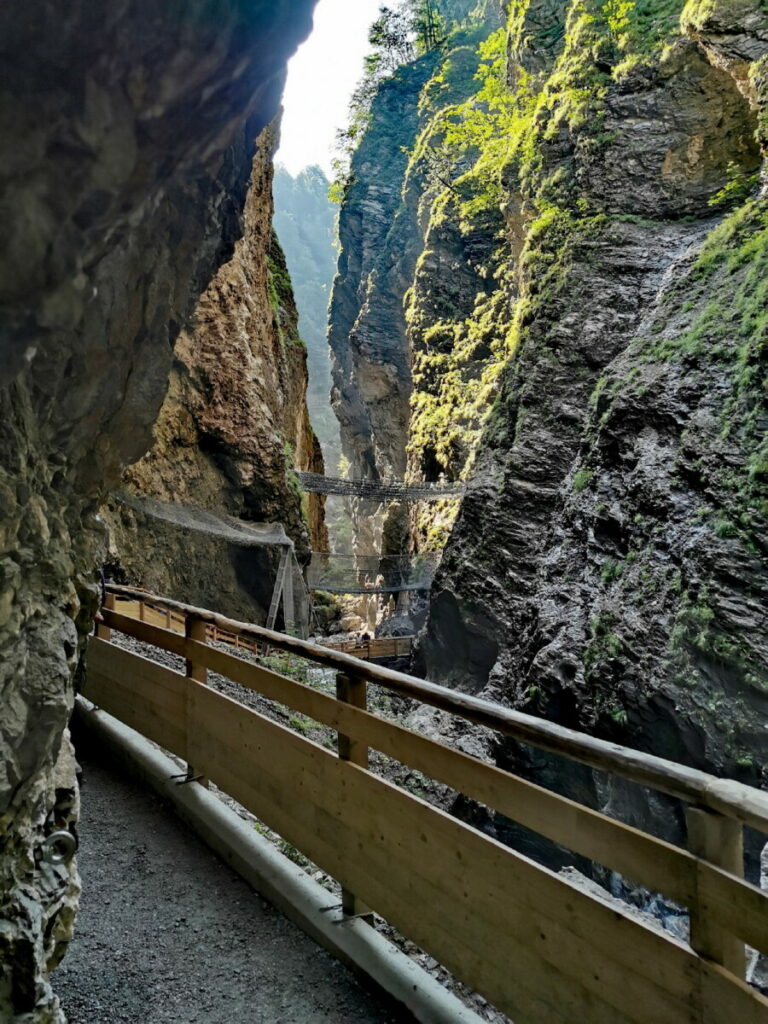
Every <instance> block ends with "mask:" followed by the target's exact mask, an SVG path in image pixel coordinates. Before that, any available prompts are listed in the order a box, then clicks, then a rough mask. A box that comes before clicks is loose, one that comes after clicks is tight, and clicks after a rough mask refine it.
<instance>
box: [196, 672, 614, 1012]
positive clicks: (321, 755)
mask: <svg viewBox="0 0 768 1024" xmlns="http://www.w3.org/2000/svg"><path fill="white" fill-rule="evenodd" d="M214 696H215V697H218V698H219V700H223V701H226V700H227V698H223V697H221V696H220V695H214ZM200 697H201V700H200V704H199V705H198V703H197V697H196V698H195V701H194V705H193V706H195V712H194V717H195V723H196V724H195V728H194V733H195V736H194V740H193V751H192V752H191V755H190V756H191V758H192V759H193V761H194V763H195V764H196V765H200V766H201V770H204V771H205V773H206V775H207V776H209V777H210V778H212V779H213V780H214V781H215V782H216V783H217V785H219V786H221V787H222V788H224V789H226V791H227V792H230V793H232V794H233V795H234V796H235V797H236V799H238V800H240V801H241V802H242V803H243V804H244V805H245V806H247V807H249V808H250V809H251V810H252V811H253V813H255V814H256V815H257V816H258V817H260V818H261V819H262V820H264V821H265V822H266V823H267V824H269V825H270V827H273V828H275V829H276V830H277V831H279V832H280V834H281V835H283V836H285V837H286V838H287V839H288V840H289V841H290V842H292V843H293V844H294V845H296V846H297V847H298V848H300V849H302V850H303V851H304V852H305V853H306V854H307V855H308V856H309V857H311V858H312V860H313V861H315V863H318V864H320V865H321V866H322V867H323V868H324V869H325V870H327V871H329V872H331V873H332V874H334V875H335V877H337V878H339V879H340V880H341V881H342V883H343V884H349V885H350V887H353V888H354V891H355V892H356V893H358V894H359V895H361V896H362V897H363V898H364V899H365V900H366V902H367V903H369V904H370V905H371V906H373V907H374V908H375V909H377V910H378V911H379V912H380V913H382V914H383V915H384V916H386V917H387V919H388V920H390V921H392V923H393V924H394V925H395V926H396V927H399V928H400V929H401V930H403V931H404V933H405V934H408V935H409V936H410V937H411V938H413V939H414V941H416V942H418V943H419V944H420V945H422V946H423V947H424V948H426V949H427V950H429V951H430V952H432V954H433V955H434V956H436V957H437V958H438V959H439V960H440V961H441V962H443V963H445V964H446V965H447V966H448V967H449V969H451V970H452V971H454V972H455V973H456V974H457V976H459V977H463V978H464V979H465V980H466V981H467V982H468V983H469V984H471V985H473V986H475V987H477V988H478V989H479V990H481V991H484V992H485V993H486V994H487V995H488V996H489V998H491V999H493V1000H494V1002H496V1003H497V1004H498V1005H500V1007H501V1008H503V1009H506V1010H507V1012H510V1011H513V1010H514V1012H519V1011H524V1012H525V1014H526V1016H525V1018H524V1019H525V1020H526V1021H530V1022H531V1024H545V1022H546V1024H556V1022H560V1021H562V1022H563V1024H567V1022H572V1021H574V1020H576V1019H584V1020H586V1019H589V1020H590V1021H594V1022H595V1024H621V1022H623V1021H625V1020H626V1021H628V1022H629V1021H632V1020H633V1018H631V1017H627V1018H624V1017H623V1016H621V1015H619V1014H617V1013H615V1012H614V1011H613V1010H612V1009H610V1008H608V1007H607V1006H606V1004H605V1003H604V1002H603V1001H602V1000H600V999H599V998H598V997H595V996H592V995H591V994H589V993H587V992H586V990H583V988H582V986H581V985H580V983H579V982H574V983H573V985H570V984H569V979H568V978H567V977H566V976H564V975H563V974H561V972H559V971H558V970H557V969H555V968H552V967H550V966H549V965H547V964H546V963H543V962H540V961H539V960H538V958H536V957H533V956H531V954H530V953H529V952H528V951H527V950H526V949H525V947H520V949H519V950H518V956H517V957H516V959H515V961H514V962H513V963H512V964H510V963H509V962H508V960H507V956H506V953H502V952H501V951H499V950H495V949H494V947H493V940H492V936H491V935H489V933H488V932H487V931H485V930H483V929H482V928H481V926H480V925H478V924H475V929H476V930H477V929H478V928H480V929H481V931H482V948H481V949H473V948H470V947H468V946H467V945H466V943H465V941H464V932H463V927H462V922H461V921H460V920H458V919H455V918H452V925H451V927H450V928H444V927H443V926H441V925H440V926H439V925H438V924H436V922H435V915H437V914H438V913H439V914H444V913H446V912H447V911H446V909H445V908H446V907H449V906H450V902H451V901H450V899H448V898H447V897H446V894H445V893H444V892H443V893H441V896H442V899H441V900H440V901H437V905H436V904H435V901H434V900H432V899H431V898H429V899H427V900H425V899H424V896H423V894H422V896H421V898H418V899H416V900H415V901H414V899H413V898H412V894H411V893H410V892H409V893H408V894H407V895H406V896H402V895H400V894H399V890H398V885H399V879H400V877H401V875H402V873H403V871H404V869H403V868H401V866H400V862H399V859H398V858H397V857H395V858H394V859H392V858H390V857H389V855H388V846H389V842H388V838H387V836H388V831H386V830H385V831H384V832H382V835H381V838H380V843H383V846H384V853H383V855H380V856H378V857H377V858H376V859H375V860H374V859H373V857H372V854H373V853H375V850H374V849H373V848H371V847H370V846H369V845H368V844H364V843H363V842H362V839H361V834H360V831H359V830H356V829H355V827H354V822H342V821H339V820H338V819H337V818H336V817H335V816H333V815H331V814H329V813H328V812H327V811H326V810H325V809H324V808H322V807H319V806H318V805H317V804H316V803H315V802H314V801H313V800H311V799H309V798H308V795H307V791H306V784H307V782H308V781H309V780H310V779H317V780H318V781H320V780H321V782H322V785H323V787H324V788H326V787H330V789H328V791H327V793H328V799H329V800H330V801H331V803H333V799H334V792H339V787H338V786H335V785H334V781H333V779H332V778H331V777H329V776H328V775H327V774H326V772H325V771H324V770H323V766H325V767H328V768H329V769H330V771H333V770H334V769H335V768H336V766H338V765H345V764H346V763H345V762H340V761H338V760H337V759H336V758H335V757H334V756H333V755H331V754H329V753H328V752H327V751H325V750H323V749H322V748H320V747H316V746H315V745H314V744H311V743H310V742H309V741H307V740H304V739H301V738H300V737H296V736H295V735H294V734H292V733H290V732H289V731H288V730H285V729H283V728H282V727H280V726H277V725H275V724H274V723H272V722H269V721H268V720H267V719H263V718H261V716H257V717H258V718H261V722H260V726H259V728H258V729H256V728H254V724H253V722H251V723H250V724H249V725H245V724H244V723H243V722H242V720H241V719H240V717H239V715H238V714H237V712H236V711H234V712H233V710H232V709H231V708H230V709H223V708H222V706H221V705H220V704H219V705H218V706H217V702H216V701H210V700H209V699H208V698H209V697H210V692H209V693H208V694H200ZM232 703H233V702H232ZM234 707H235V709H237V708H238V706H237V705H234ZM250 714H252V715H256V713H255V712H250ZM233 737H234V738H235V739H234V743H235V747H236V756H234V757H233V755H232V749H231V744H232V739H233ZM276 750H279V751H280V756H279V758H277V759H276V757H275V751H276ZM273 772H274V774H273ZM366 795H367V796H368V797H370V796H371V795H372V794H366ZM382 856H383V858H384V859H382ZM385 864H386V867H385V866H384V865H385ZM369 896H370V898H368V897H369ZM329 899H330V897H329ZM449 917H450V914H449ZM480 966H482V975H481V976H479V977H478V976H477V974H476V973H475V969H476V968H479V967H480ZM473 968H474V969H473ZM517 971H519V977H518V976H516V972H517ZM542 976H543V977H544V979H546V984H541V980H542ZM491 983H492V984H491ZM573 992H575V993H576V994H575V995H574V994H572V993H573ZM534 1007H538V1009H536V1010H534ZM598 1008H601V1009H598ZM587 1009H588V1010H589V1013H590V1016H589V1017H587V1016H585V1011H586V1010H587ZM574 1014H576V1016H574ZM579 1014H580V1015H581V1016H579Z"/></svg>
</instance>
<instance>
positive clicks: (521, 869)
mask: <svg viewBox="0 0 768 1024" xmlns="http://www.w3.org/2000/svg"><path fill="white" fill-rule="evenodd" d="M114 590H115V593H116V594H117V595H118V596H119V597H120V598H121V601H122V600H125V601H135V600H136V597H135V593H134V592H131V591H125V590H119V591H118V589H117V588H114ZM120 607H121V608H125V607H127V606H126V605H124V604H121V606H120ZM146 607H147V619H148V621H144V622H142V621H139V619H138V616H137V615H133V616H131V615H128V614H123V613H122V611H116V610H115V609H114V608H112V609H109V608H105V610H104V619H105V622H104V627H103V628H104V629H105V630H113V631H120V632H123V633H127V634H129V635H131V636H133V637H135V638H136V639H139V640H141V641H142V642H144V643H146V644H149V645H153V646H156V647H159V648H161V649H164V650H166V651H170V652H171V653H173V654H176V655H180V656H181V657H183V658H184V662H185V672H184V674H183V675H182V673H181V672H174V671H172V670H170V669H168V668H165V667H164V666H162V665H160V664H157V663H155V662H153V661H152V660H150V659H149V658H144V657H140V656H138V655H136V654H133V653H131V652H129V651H127V650H124V649H122V648H120V647H119V646H116V644H115V643H113V642H110V641H109V639H106V638H104V637H103V636H98V637H95V638H93V639H92V640H91V642H90V645H89V650H88V662H87V677H86V686H85V690H84V695H85V697H87V698H89V699H91V700H93V701H94V702H96V703H97V704H98V705H99V706H100V707H102V708H104V709H105V710H106V711H108V712H109V713H111V714H113V715H115V716H116V717H118V718H120V719H121V720H122V721H123V722H125V723H126V724H127V725H129V726H131V727H132V728H135V729H138V730H139V731H140V732H142V733H143V734H144V735H146V736H148V737H149V738H150V739H152V740H154V741H155V742H157V743H159V744H160V745H162V746H164V747H165V748H166V749H168V750H170V751H172V752H174V753H176V754H177V755H178V756H179V757H182V758H184V759H185V760H186V761H187V762H188V763H189V764H190V765H194V766H195V770H196V771H197V772H198V773H200V774H201V775H204V776H205V777H206V778H210V779H211V780H212V781H213V782H215V783H216V785H217V786H219V787H220V788H221V789H222V790H224V791H225V792H226V793H228V794H229V795H230V796H231V797H233V798H234V799H235V800H238V801H239V802H240V803H241V804H243V805H244V806H245V807H247V808H248V809H249V810H250V811H252V813H253V814H255V815H256V816H257V817H258V818H259V819H261V820H262V821H264V822H265V824H267V825H268V826H269V827H270V828H271V829H274V830H275V831H276V832H278V833H279V834H280V835H281V836H282V837H283V838H284V839H285V840H287V841H288V842H289V843H291V844H293V845H294V846H296V847H297V848H298V849H299V850H301V851H302V852H303V853H304V854H305V856H307V857H308V858H309V859H310V860H311V861H313V862H314V863H315V864H317V865H319V866H320V867H321V868H322V869H323V870H324V871H326V872H328V873H329V874H331V875H333V876H334V877H335V878H336V879H338V881H339V883H340V885H341V886H342V893H343V897H342V898H343V908H344V912H345V914H346V915H347V916H349V915H351V914H367V913H370V912H371V911H375V912H376V913H377V914H380V915H381V916H383V917H384V918H386V919H387V920H388V921H389V922H390V923H391V924H392V925H393V926H394V927H395V928H397V929H398V930H399V931H400V932H401V933H402V934H403V935H405V936H406V937H407V938H409V939H410V940H411V941H413V942H414V943H416V944H417V945H418V946H420V947H421V948H422V949H424V950H426V951H427V952H429V953H430V954H431V955H432V956H433V957H435V958H436V959H437V960H438V961H439V962H440V963H442V964H444V965H445V966H446V967H447V968H448V969H449V970H450V971H452V972H453V973H454V974H455V975H456V976H457V977H458V978H460V979H461V980H462V981H464V982H465V983H466V984H468V985H470V986H471V987H473V988H474V989H476V990H477V991H479V992H480V993H481V994H482V995H484V996H485V997H486V998H487V999H489V1000H490V1001H491V1002H493V1003H495V1004H496V1005H497V1006H498V1007H499V1009H501V1010H503V1011H504V1012H505V1013H507V1014H508V1015H509V1016H511V1017H512V1018H513V1019H514V1020H515V1022H516V1024H575V1022H579V1024H582V1022H584V1024H587V1022H588V1024H736V1022H738V1024H768V1000H766V999H765V998H764V997H763V996H761V995H760V994H759V993H758V992H756V991H755V990H753V989H751V988H750V987H749V986H747V985H746V983H745V982H744V977H743V976H744V944H745V943H747V944H749V945H750V946H752V947H754V948H755V949H758V950H760V951H762V952H765V953H768V894H766V893H765V892H763V891H761V890H760V889H758V888H757V887H756V886H754V885H751V884H749V883H748V882H746V881H745V880H744V878H743V877H742V874H743V849H742V840H741V834H742V827H743V824H749V825H751V826H752V827H754V828H757V829H759V830H761V831H763V832H765V833H768V795H766V794H765V793H762V792H761V791H758V790H755V789H752V788H750V787H747V786H742V785H740V784H739V783H736V782H730V781H727V780H721V779H716V778H714V777H712V776H709V775H706V774H705V773H703V772H698V771H695V770H693V769H690V768H686V767H685V766H681V765H676V764H674V763H672V762H669V761H664V760H663V759H660V758H655V757H651V756H650V755H647V754H644V753H642V752H640V751H632V750H629V749H628V748H625V747H620V746H617V745H615V744H611V743H607V742H604V741H602V740H597V739H594V738H593V737H588V736H583V735H581V734H579V733H575V732H573V731H572V730H568V729H564V728H562V727H560V726H556V725H554V724H553V723H549V722H544V721H540V720H536V719H532V718H530V717H529V716H526V715H521V714H519V713H517V712H513V711H510V710H509V709H505V708H501V707H498V706H496V705H491V704H489V703H488V702H485V701H480V700H478V699H477V698H472V697H470V696H469V695H466V694H459V693H457V692H455V691H452V690H447V689H446V688H444V687H438V686H436V685H435V684H431V683H426V682H424V681H423V680H417V679H413V678H412V677H409V676H405V675H403V674H402V673H397V672H391V671H388V670H386V669H382V668H380V667H378V666H376V665H373V664H370V663H368V662H364V661H360V660H358V659H355V658H352V657H350V656H349V655H348V654H344V653H340V652H336V651H330V650H329V649H328V648H323V647H319V646H317V645H312V644H308V643H306V642H302V641H298V640H296V639H295V638H292V637H287V636H284V635H282V634H276V633H273V632H269V631H265V630H263V629H260V628H259V627H254V626H251V625H248V624H244V623H237V622H234V621H233V620H228V619H225V618H223V617H222V616H218V615H215V614H214V613H212V612H207V611H205V610H201V609H194V608H191V607H188V606H183V605H179V604H177V603H173V602H164V601H163V600H162V599H159V598H154V597H152V598H151V600H147V602H146ZM153 608H154V609H161V610H162V609H165V610H166V611H168V612H170V613H171V615H172V618H171V625H173V626H176V625H177V618H178V616H181V615H186V616H188V617H187V620H186V628H185V629H183V631H182V629H181V628H179V629H173V630H171V629H168V628H165V626H166V625H167V624H168V623H167V621H166V618H165V616H164V615H163V616H160V615H159V613H158V612H157V611H153V610H152V609H153ZM153 615H154V616H158V621H149V619H150V618H151V617H152V616H153ZM211 627H213V628H211ZM213 630H216V631H217V632H213ZM224 633H226V634H227V635H228V636H230V637H236V638H238V643H240V644H242V645H243V646H246V645H248V647H249V650H252V649H253V648H254V647H255V646H256V645H258V644H259V643H263V642H264V641H265V640H267V641H268V642H269V643H270V645H271V646H274V647H276V648H278V649H282V650H286V651H289V652H290V653H292V654H299V655H301V656H303V657H305V658H308V659H310V660H311V661H314V662H316V663H319V664H325V665H332V666H333V667H335V668H336V670H337V682H336V694H335V696H334V695H332V694H329V693H325V692H322V691H321V690H317V689H314V688H312V687H310V686H307V685H305V684H303V683H300V682H297V681H296V680H293V679H288V678H286V677H284V676H281V675H279V674H278V673H276V672H274V671H272V670H271V669H269V668H267V667H266V666H265V665H263V664H254V663H253V661H252V660H251V659H249V660H245V659H244V658H241V657H238V656H237V654H236V653H235V652H234V651H226V650H222V649H220V648H217V647H214V646H211V643H210V640H211V638H212V636H213V637H215V636H216V635H219V636H221V635H222V634H224ZM206 670H207V671H211V672H216V673H219V674H221V675H223V676H226V677H227V678H229V679H232V680H234V681H235V682H237V683H239V684H241V685H243V686H246V687H249V688H250V689H252V690H254V691H256V692H258V693H259V694H261V695H262V696H263V697H264V698H266V700H268V701H275V702H278V703H279V704H281V705H283V706H287V707H289V708H291V709H293V710H295V711H298V712H300V713H301V714H304V715H306V716H308V717H309V718H311V719H313V720H314V721H316V722H319V723H322V724H324V725H327V726H329V727H330V728H332V729H334V730H335V731H336V733H337V735H338V753H337V754H336V753H334V752H332V751H329V750H328V749H325V748H324V747H322V746H320V745H318V744H317V743H314V742H312V741H311V740H309V739H308V738H307V737H306V736H304V735H301V734H299V733H297V732H295V731H292V730H291V729H289V728H287V727H286V726H284V725H283V724H280V723H279V722H277V721H274V720H272V719H270V718H269V717H267V716H266V715H265V714H261V713H257V712H256V711H253V710H251V709H250V708H247V707H245V706H244V705H242V704H239V703H238V702H237V701H234V700H232V699H230V698H229V697H226V696H224V695H223V694H221V693H219V692H216V691H214V690H212V689H211V688H209V687H208V686H207V685H206ZM368 682H374V683H377V684H379V685H382V686H386V687H388V688H389V689H390V690H392V691H394V692H397V693H406V694H407V695H408V696H410V697H412V698H415V699H420V700H421V701H422V702H423V703H426V704H429V705H431V706H435V707H441V708H443V709H444V710H448V711H451V712H452V713H453V714H455V715H457V716H459V717H461V718H464V719H467V720H469V721H475V722H480V723H481V724H483V725H486V726H488V727H491V728H495V729H497V731H498V732H500V733H503V734H505V735H511V736H514V737H515V738H518V739H520V740H522V741H523V742H527V743H532V744H533V745H535V746H539V747H541V748H542V749H545V750H554V751H556V752H557V753H559V754H560V755H562V756H564V757H569V758H571V759H573V760H576V761H580V762H582V763H587V764H591V765H593V766H594V767H597V768H600V770H602V771H610V772H613V773H615V774H617V775H619V776H621V777H623V778H627V779H631V780H633V781H635V782H641V783H642V784H644V785H650V786H652V787H654V788H656V789H658V790H661V791H663V792H667V793H672V795H674V796H676V797H678V798H679V799H681V800H683V801H685V802H686V804H688V805H690V806H689V808H688V831H689V849H688V850H685V849H680V848H678V847H676V846H672V845H671V844H669V843H666V842H664V841H662V840H660V839H658V838H657V837H655V836H652V835H649V834H647V833H645V832H642V831H640V830H638V829H635V828H632V827H630V826H627V825H625V824H623V823H622V822H619V821H616V820H614V819H612V818H610V817H608V816H606V815H604V814H601V813H599V812H597V811H595V810H592V809H591V808H588V807H584V806H582V805H581V804H579V803H578V802H576V801H573V800H569V799H566V798H565V797H562V796H560V795H559V794H557V793H554V792H550V791H548V790H545V789H543V788H541V787H539V786H536V785H534V784H532V783H530V782H528V781H527V780H525V779H522V778H519V777H517V776H515V775H513V774H511V773H509V772H506V771H504V770H502V769H500V768H498V767H496V766H495V765H493V764H487V763H485V762H483V761H481V760H478V759H477V758H475V757H470V756H469V755H467V754H465V753H463V752H462V751H460V750H456V749H453V748H451V747H448V746H446V745H445V744H442V743H439V742H437V741H436V740H434V739H431V738H429V737H427V736H423V735H420V734H419V733H417V732H414V731H412V730H410V729H408V728H406V727H405V726H403V725H401V724H399V723H397V722H393V721H390V720H388V719H386V718H383V717H380V716H379V715H377V714H375V713H372V712H371V711H369V710H368V709H367V706H366V703H367V702H366V689H367V683H368ZM369 750H377V751H380V752H381V753H382V754H384V755H385V756H386V757H387V758H392V759H394V760H396V761H398V762H400V763H401V764H403V765H406V766H408V767H409V768H411V769H413V770H415V771H417V772H421V773H423V774H424V775H425V776H427V777H428V778H430V779H433V780H434V781H435V782H437V783H441V784H443V785H445V786H448V787H450V788H452V789H454V790H455V791H457V792H460V793H463V794H464V795H465V796H466V797H468V798H469V799H472V800H475V801H477V802H478V803H480V804H483V805H485V806H487V807H489V808H491V809H493V810H496V811H498V812H499V813H501V814H504V815H505V816H507V817H509V818H510V819H512V820H513V821H516V822H518V823H519V824H520V825H522V826H524V827H525V828H528V829H531V830H532V831H534V832H537V833H538V834H540V835H542V836H544V837H546V838H548V839H551V840H552V841H554V842H556V843H559V844H561V845H562V846H564V847H566V848H568V849H571V850H572V851H573V852H574V853H576V854H580V855H582V856H584V857H588V858H590V859H591V860H593V861H594V862H595V863H597V864H601V865H604V866H605V867H607V868H611V869H613V870H616V871H619V872H621V873H622V874H624V875H625V876H626V877H628V878H630V879H632V880H633V881H636V882H638V883H641V884H644V885H647V886H648V887H649V888H651V889H652V890H653V891H657V892H661V893H663V894H664V895H665V896H668V897H669V898H671V899H674V900H676V901H678V902H679V903H681V904H682V905H684V906H686V907H687V908H688V909H689V911H690V915H691V926H692V927H691V943H690V945H686V944H684V943H682V942H680V941H678V940H676V939H674V938H672V937H671V936H669V935H667V934H664V933H660V932H657V931H654V930H652V929H650V928H648V927H647V926H646V925H645V924H644V923H643V922H642V921H639V920H638V919H637V918H635V917H633V916H632V914H631V913H628V912H626V913H625V912H624V911H622V910H621V909H620V908H617V907H616V905H615V904H609V903H608V902H607V901H603V900H601V899H600V898H597V897H595V896H594V895H593V894H592V893H591V892H586V891H583V890H581V889H579V888H578V887H576V886H574V885H572V884H570V883H569V882H568V881H567V880H565V879H563V878H562V877H560V876H558V875H555V874H553V873H552V872H551V871H548V870H547V869H546V868H544V867H542V866H541V865H539V864H536V863H534V862H533V861H531V860H529V859H528V858H526V857H523V856H521V855H520V854H518V853H516V852H515V851H514V850H511V849H510V848H508V847H505V846H503V845H502V844H501V843H499V842H497V841H496V840H495V839H493V838H491V837H490V836H488V835H486V834H484V833H482V832H480V831H478V830H477V829H475V828H473V827H472V826H470V825H468V824H467V823H466V822H464V821H460V820H458V819H456V818H453V817H451V816H450V815H448V814H445V813H444V812H443V811H441V810H439V809H438V808H437V807H435V806H431V805H430V804H429V803H427V802H425V801H424V800H422V799H420V798H419V797H417V796H415V795H413V794H412V793H410V792H407V791H404V790H402V789H400V788H398V787H397V786H395V785H393V784H392V783H390V782H388V781H386V780H385V779H382V778H380V777H378V776H377V775H376V773H375V771H373V770H372V769H371V766H370V765H369ZM374 763H375V762H374ZM369 908H370V909H369Z"/></svg>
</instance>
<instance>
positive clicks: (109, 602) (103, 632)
mask: <svg viewBox="0 0 768 1024" xmlns="http://www.w3.org/2000/svg"><path fill="white" fill-rule="evenodd" d="M114 607H115V595H114V594H107V595H106V597H105V598H104V607H103V608H102V609H101V613H100V614H101V615H102V617H104V615H105V613H106V612H110V611H112V610H113V609H114ZM96 636H97V637H99V639H101V640H109V639H111V637H112V630H111V629H110V628H109V626H108V625H106V624H105V623H104V622H97V623H96Z"/></svg>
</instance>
